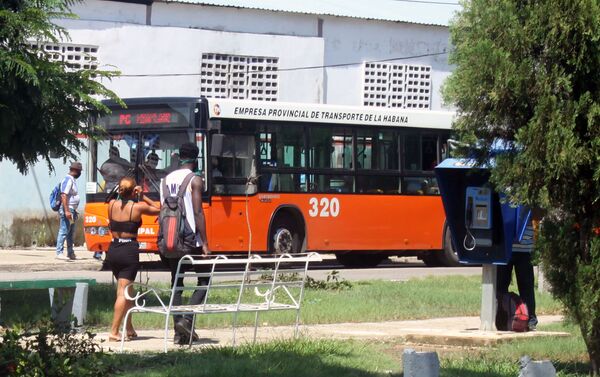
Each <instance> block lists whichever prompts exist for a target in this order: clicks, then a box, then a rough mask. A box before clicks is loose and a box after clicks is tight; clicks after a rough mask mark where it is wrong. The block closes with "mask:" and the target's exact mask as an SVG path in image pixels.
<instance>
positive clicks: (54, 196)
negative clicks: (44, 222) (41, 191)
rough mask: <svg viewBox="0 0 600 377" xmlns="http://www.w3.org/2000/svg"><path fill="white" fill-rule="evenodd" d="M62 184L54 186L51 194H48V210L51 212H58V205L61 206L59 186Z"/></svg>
mask: <svg viewBox="0 0 600 377" xmlns="http://www.w3.org/2000/svg"><path fill="white" fill-rule="evenodd" d="M61 183H62V182H58V184H57V185H56V186H54V188H53V189H52V192H50V208H52V210H53V211H55V212H58V210H59V209H60V205H61V201H60V194H61V191H60V184H61Z"/></svg>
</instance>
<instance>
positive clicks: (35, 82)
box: [0, 0, 115, 173]
mask: <svg viewBox="0 0 600 377" xmlns="http://www.w3.org/2000/svg"><path fill="white" fill-rule="evenodd" d="M70 3H71V0H0V135H1V137H0V161H2V160H3V159H8V160H10V161H12V162H14V163H15V164H16V165H17V167H18V169H19V170H20V171H21V172H22V173H25V172H26V171H27V169H28V167H29V166H31V165H32V164H34V163H35V162H37V161H38V160H39V159H45V160H46V161H47V163H48V167H49V168H50V170H52V164H51V162H50V155H54V156H58V157H62V158H63V159H68V158H74V157H75V153H76V152H79V151H80V150H81V148H82V147H83V146H84V145H83V143H82V142H81V141H80V140H78V139H77V135H78V134H87V133H88V131H89V130H88V129H87V128H86V127H84V126H83V125H84V124H85V122H86V121H87V120H88V119H89V117H90V116H93V115H95V114H98V113H103V112H106V111H107V109H106V108H105V107H104V106H103V105H102V104H101V103H100V102H99V100H98V98H100V97H110V98H115V95H114V94H113V93H112V92H111V91H109V90H107V89H106V88H105V87H104V86H103V85H102V84H101V83H100V79H102V78H105V79H108V78H110V77H112V76H113V75H114V74H113V73H109V72H103V71H90V70H85V69H82V70H74V69H70V68H69V67H68V66H67V65H66V64H65V63H63V62H53V61H51V60H50V57H49V56H48V54H46V53H44V52H43V51H40V50H38V49H36V48H32V47H31V46H32V42H33V43H38V42H41V41H44V42H59V41H61V40H68V34H67V33H66V31H65V30H64V29H63V28H61V27H60V26H58V25H56V24H54V23H53V22H52V19H56V18H72V17H73V15H72V14H71V13H70V12H69V8H68V7H69V5H71V4H70Z"/></svg>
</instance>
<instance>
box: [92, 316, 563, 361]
mask: <svg viewBox="0 0 600 377" xmlns="http://www.w3.org/2000/svg"><path fill="white" fill-rule="evenodd" d="M538 319H539V321H540V325H546V324H550V323H555V322H559V321H561V320H562V316H540V317H539V318H538ZM134 324H135V315H134ZM170 324H171V322H170ZM478 328H479V317H451V318H435V319H428V320H415V321H390V322H368V323H336V324H327V325H303V326H300V336H301V337H305V338H309V339H358V340H361V339H362V340H392V339H394V340H398V341H400V342H404V343H407V344H412V345H421V346H424V347H427V348H435V347H448V346H454V347H483V346H492V345H496V344H500V343H504V342H508V341H514V340H519V339H529V338H533V337H541V336H552V337H556V336H569V334H568V333H561V332H544V331H534V332H526V333H514V332H504V331H489V332H484V331H480V330H478ZM137 333H138V338H136V339H135V340H130V341H126V342H125V347H124V351H127V352H142V351H150V352H161V351H162V350H163V347H164V331H162V330H137ZM197 333H198V336H199V337H200V341H199V342H196V343H194V344H193V345H192V350H198V349H202V348H204V347H211V346H230V345H231V344H232V335H233V332H232V328H224V329H208V330H205V329H198V330H197ZM253 334H254V328H253V327H238V328H237V340H236V344H238V345H239V344H244V343H251V342H252V337H253ZM293 336H294V327H293V326H268V325H263V326H259V328H258V333H257V341H259V342H265V341H270V340H275V339H293ZM97 339H98V341H99V344H100V345H101V346H102V347H103V349H104V350H106V351H117V352H118V351H119V347H120V342H109V341H108V333H98V334H97ZM167 339H168V340H167V348H168V349H169V350H176V349H188V346H179V345H174V344H173V329H172V328H169V337H168V338H167Z"/></svg>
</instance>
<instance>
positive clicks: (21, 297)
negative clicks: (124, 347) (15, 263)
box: [0, 284, 115, 326]
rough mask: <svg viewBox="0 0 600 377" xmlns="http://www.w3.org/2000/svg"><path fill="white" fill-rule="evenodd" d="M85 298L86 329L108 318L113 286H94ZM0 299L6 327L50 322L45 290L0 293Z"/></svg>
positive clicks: (112, 297) (110, 314) (111, 306)
mask: <svg viewBox="0 0 600 377" xmlns="http://www.w3.org/2000/svg"><path fill="white" fill-rule="evenodd" d="M88 296H89V298H88V314H87V324H88V325H97V324H101V323H102V322H106V321H107V318H110V317H112V311H113V307H114V304H115V288H114V287H113V286H111V285H109V284H98V285H94V286H92V287H90V290H89V293H88ZM0 297H1V298H2V301H1V302H2V317H1V319H2V323H4V324H5V325H7V326H13V325H16V324H28V323H36V322H39V321H40V320H44V319H48V318H50V312H51V310H50V295H49V294H48V290H47V289H29V290H15V291H2V292H0ZM109 321H110V320H109ZM108 323H110V322H108Z"/></svg>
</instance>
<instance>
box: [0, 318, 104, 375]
mask: <svg viewBox="0 0 600 377" xmlns="http://www.w3.org/2000/svg"><path fill="white" fill-rule="evenodd" d="M93 339H94V334H91V333H87V332H86V333H84V334H77V333H75V332H73V331H62V330H61V329H60V328H57V327H55V326H54V325H53V324H51V323H45V322H44V323H41V324H39V325H38V326H36V328H35V329H32V330H25V329H20V328H16V329H7V330H6V331H5V332H4V334H3V335H2V341H1V343H2V347H0V376H26V377H38V376H40V377H41V376H44V377H53V376H56V377H59V376H61V377H62V376H82V377H95V376H104V375H106V374H107V373H108V372H111V369H112V368H113V367H111V366H110V363H107V362H105V361H104V360H103V359H104V356H105V355H104V353H103V352H102V350H101V348H100V346H99V345H97V344H96V343H94V341H93Z"/></svg>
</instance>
